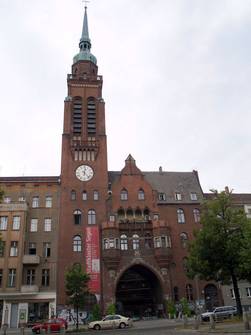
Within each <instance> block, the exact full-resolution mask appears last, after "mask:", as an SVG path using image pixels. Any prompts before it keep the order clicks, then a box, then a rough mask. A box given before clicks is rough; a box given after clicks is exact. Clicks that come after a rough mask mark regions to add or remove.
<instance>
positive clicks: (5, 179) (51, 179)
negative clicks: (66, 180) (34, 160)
mask: <svg viewBox="0 0 251 335" xmlns="http://www.w3.org/2000/svg"><path fill="white" fill-rule="evenodd" d="M0 183H56V184H59V183H60V177H59V176H42V177H41V176H34V177H25V176H22V177H0Z"/></svg>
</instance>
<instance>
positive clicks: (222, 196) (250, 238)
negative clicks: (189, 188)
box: [188, 191, 251, 314]
mask: <svg viewBox="0 0 251 335" xmlns="http://www.w3.org/2000/svg"><path fill="white" fill-rule="evenodd" d="M231 197H232V195H231V193H229V192H220V193H218V192H217V191H214V193H213V196H212V199H211V200H207V201H205V203H204V205H203V209H202V216H201V223H202V229H201V230H199V231H196V232H195V239H194V241H193V242H191V244H190V248H189V251H190V255H189V258H188V275H189V276H190V277H191V278H193V277H194V276H195V275H198V276H199V277H200V278H201V279H205V280H215V281H218V282H221V283H228V284H229V283H230V281H232V283H233V288H234V292H235V297H236V304H237V310H238V313H239V314H241V313H242V308H241V303H240V296H239V290H238V284H237V281H238V280H240V279H251V252H250V245H251V222H250V220H249V219H247V217H246V214H245V213H244V210H243V209H242V208H241V207H237V206H233V204H232V201H231ZM248 245H249V248H248V249H249V250H248V251H247V246H248Z"/></svg>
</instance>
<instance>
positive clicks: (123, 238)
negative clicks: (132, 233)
mask: <svg viewBox="0 0 251 335" xmlns="http://www.w3.org/2000/svg"><path fill="white" fill-rule="evenodd" d="M120 249H121V250H128V241H127V236H126V235H125V234H122V235H121V236H120Z"/></svg>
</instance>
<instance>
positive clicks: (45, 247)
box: [43, 242, 51, 258]
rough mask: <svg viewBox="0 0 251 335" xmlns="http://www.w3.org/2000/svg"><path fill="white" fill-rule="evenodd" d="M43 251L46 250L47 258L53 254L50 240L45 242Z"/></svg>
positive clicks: (45, 255)
mask: <svg viewBox="0 0 251 335" xmlns="http://www.w3.org/2000/svg"><path fill="white" fill-rule="evenodd" d="M43 252H44V257H46V258H47V257H50V256H51V243H50V242H44V244H43Z"/></svg>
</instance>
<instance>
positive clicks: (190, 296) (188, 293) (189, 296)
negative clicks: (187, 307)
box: [186, 284, 193, 301]
mask: <svg viewBox="0 0 251 335" xmlns="http://www.w3.org/2000/svg"><path fill="white" fill-rule="evenodd" d="M186 298H187V301H193V287H192V285H191V284H187V285H186Z"/></svg>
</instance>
